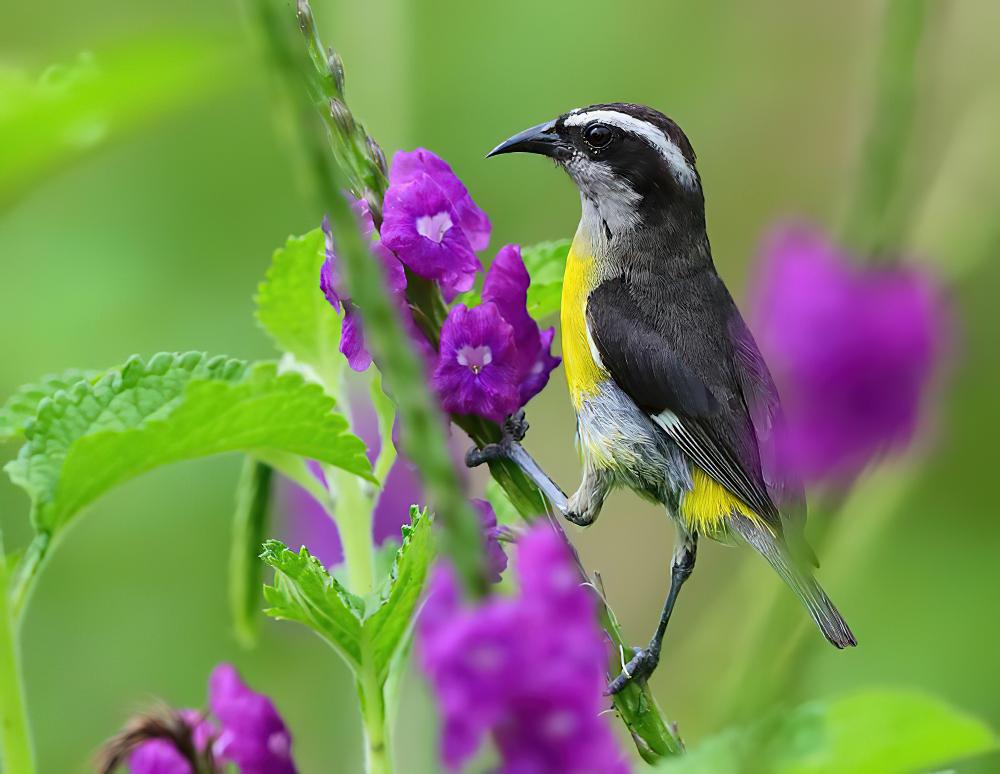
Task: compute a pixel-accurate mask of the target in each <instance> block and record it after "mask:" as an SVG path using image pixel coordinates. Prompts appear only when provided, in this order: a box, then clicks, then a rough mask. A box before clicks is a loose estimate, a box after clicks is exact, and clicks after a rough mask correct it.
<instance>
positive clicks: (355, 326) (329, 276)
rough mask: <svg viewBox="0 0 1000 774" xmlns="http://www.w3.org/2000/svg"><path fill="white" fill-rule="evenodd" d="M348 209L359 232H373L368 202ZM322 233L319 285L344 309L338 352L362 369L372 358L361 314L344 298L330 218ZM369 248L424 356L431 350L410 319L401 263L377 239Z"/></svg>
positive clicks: (333, 303) (404, 273) (344, 290)
mask: <svg viewBox="0 0 1000 774" xmlns="http://www.w3.org/2000/svg"><path fill="white" fill-rule="evenodd" d="M352 209H353V210H354V211H355V213H356V214H357V216H358V220H359V222H360V226H361V229H362V231H363V233H364V234H365V235H371V234H373V233H374V231H375V225H374V223H373V222H372V218H371V214H370V212H369V210H368V205H367V204H366V203H365V202H364V200H362V199H359V200H357V201H356V202H355V203H354V204H353V205H352ZM323 234H324V236H325V238H326V260H325V261H324V262H323V266H322V268H321V269H320V275H319V286H320V289H321V290H322V291H323V295H325V296H326V300H327V301H328V302H329V303H330V306H332V307H333V308H334V309H335V310H337V311H338V312H339V311H340V310H341V309H343V311H344V319H343V324H342V327H341V331H340V351H341V353H342V354H343V355H344V357H346V358H347V363H348V365H350V367H351V368H352V369H354V370H355V371H364V370H366V369H367V368H368V366H370V365H371V363H372V358H371V355H370V354H369V352H368V349H367V348H366V346H365V338H364V330H363V328H362V322H361V316H360V314H359V313H358V309H357V307H356V306H354V304H353V303H351V300H350V299H349V298H348V296H347V291H346V288H345V287H344V284H343V280H342V277H341V275H340V261H339V259H338V258H337V255H336V253H335V252H334V244H333V233H332V232H331V230H330V221H329V219H328V218H323ZM371 250H372V253H373V254H374V255H375V256H376V257H377V258H378V259H379V261H380V262H381V264H382V268H383V273H384V276H385V283H386V288H387V289H388V291H389V294H390V295H391V296H392V298H393V300H394V301H395V303H396V308H397V309H398V310H399V313H400V316H401V317H402V321H403V326H404V327H405V328H406V330H407V332H408V333H409V334H410V338H411V339H412V340H413V341H414V343H416V344H417V345H418V347H419V348H420V349H421V350H423V351H424V354H425V355H428V354H429V353H430V350H431V346H430V343H429V342H428V341H427V338H426V337H425V336H424V335H423V333H422V332H421V331H420V330H419V328H418V327H417V324H416V322H415V321H414V320H413V313H412V312H411V310H410V306H409V303H408V302H407V300H406V271H405V270H404V269H403V264H401V263H400V262H399V261H398V260H397V259H396V256H395V255H393V254H392V252H391V251H390V250H388V249H387V248H386V247H385V245H383V244H382V243H381V242H380V241H378V240H376V241H374V242H372V244H371Z"/></svg>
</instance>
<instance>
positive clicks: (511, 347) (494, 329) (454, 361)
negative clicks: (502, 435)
mask: <svg viewBox="0 0 1000 774" xmlns="http://www.w3.org/2000/svg"><path fill="white" fill-rule="evenodd" d="M530 282H531V279H530V277H529V276H528V270H527V269H526V268H525V267H524V261H522V260H521V250H520V248H519V247H518V246H517V245H507V246H506V247H504V248H503V249H501V250H500V252H498V253H497V255H496V257H495V258H494V259H493V263H492V264H491V265H490V269H489V271H488V272H487V273H486V280H485V282H484V283H483V302H482V303H481V304H480V305H479V306H477V307H475V308H474V309H467V308H466V307H465V306H464V305H462V304H459V305H458V306H456V307H455V308H454V309H452V310H451V312H450V313H449V314H448V318H447V319H446V320H445V322H444V325H443V326H442V328H441V350H440V356H439V357H438V363H437V368H436V369H435V370H434V378H433V384H434V388H435V390H436V391H437V393H438V395H439V396H440V398H441V403H442V405H443V406H444V408H445V409H446V410H447V411H449V412H451V413H454V414H476V415H478V416H482V417H486V418H487V419H492V420H494V421H495V422H500V421H503V419H504V418H505V417H507V416H508V415H509V414H513V413H514V412H515V411H517V410H518V409H519V408H520V407H521V406H523V405H524V404H526V403H527V402H528V401H529V400H531V399H532V398H533V397H534V396H535V395H537V394H538V393H539V392H541V390H542V388H543V387H545V384H546V383H547V382H548V380H549V374H550V373H551V372H552V370H553V369H554V368H555V367H556V366H557V365H559V358H557V357H554V356H553V355H552V354H551V352H550V348H551V346H552V340H553V338H554V337H555V328H548V329H547V330H545V331H540V330H539V329H538V323H536V322H535V321H534V320H533V319H532V318H531V316H530V315H529V314H528V309H527V299H528V285H529V284H530Z"/></svg>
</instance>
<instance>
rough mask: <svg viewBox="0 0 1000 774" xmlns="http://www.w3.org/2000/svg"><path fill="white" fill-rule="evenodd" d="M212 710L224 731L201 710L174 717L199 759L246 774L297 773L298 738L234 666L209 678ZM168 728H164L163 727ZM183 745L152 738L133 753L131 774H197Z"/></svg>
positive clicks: (221, 667) (225, 666)
mask: <svg viewBox="0 0 1000 774" xmlns="http://www.w3.org/2000/svg"><path fill="white" fill-rule="evenodd" d="M208 693H209V705H210V706H211V709H212V712H213V713H214V715H215V719H216V720H217V721H218V727H216V725H215V724H214V723H213V722H211V721H210V720H208V719H206V718H205V717H204V716H203V715H202V714H201V713H199V712H196V711H195V710H181V711H180V712H177V713H175V714H174V718H175V719H176V720H178V721H179V722H178V723H177V725H178V727H179V728H181V729H184V728H185V727H186V728H187V729H189V731H190V734H191V737H190V741H189V742H188V744H192V743H193V747H194V752H195V754H197V755H199V756H202V755H206V751H207V750H208V748H209V747H211V756H210V757H211V758H212V759H213V760H214V761H215V763H216V764H219V765H220V770H221V766H224V765H225V764H235V765H236V766H238V767H239V771H240V772H242V774H295V771H296V769H295V764H294V763H293V762H292V756H291V746H292V737H291V735H290V734H289V732H288V729H287V728H286V727H285V724H284V721H282V719H281V716H280V715H279V714H278V711H277V710H276V709H275V708H274V704H272V703H271V700H270V699H268V698H267V697H266V696H264V695H263V694H260V693H256V692H255V691H252V690H251V689H250V688H248V687H247V686H246V685H245V684H244V683H243V681H242V680H241V679H240V676H239V674H238V673H237V671H236V669H235V668H234V667H233V666H231V665H230V664H220V665H219V666H217V667H216V668H215V670H213V672H212V675H211V677H210V678H209V689H208ZM157 727H158V728H162V724H160V725H158V726H157ZM178 744H180V742H178V741H177V740H175V739H173V738H169V737H166V736H160V737H157V738H152V739H147V740H146V741H143V742H142V743H141V744H139V745H138V746H137V747H136V748H135V749H133V750H132V752H131V753H130V754H129V758H128V763H129V771H130V772H131V774H193V767H192V765H191V761H190V760H189V759H188V757H187V756H186V755H185V754H184V753H183V752H182V751H181V750H182V749H183V746H181V747H178Z"/></svg>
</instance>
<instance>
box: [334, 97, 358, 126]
mask: <svg viewBox="0 0 1000 774" xmlns="http://www.w3.org/2000/svg"><path fill="white" fill-rule="evenodd" d="M330 116H331V117H332V118H333V120H334V121H335V122H336V123H337V126H339V127H340V129H341V131H343V132H344V134H350V133H351V132H353V131H354V116H353V115H352V114H351V111H350V109H349V108H348V107H347V105H345V104H344V103H343V102H342V101H341V100H339V99H331V100H330Z"/></svg>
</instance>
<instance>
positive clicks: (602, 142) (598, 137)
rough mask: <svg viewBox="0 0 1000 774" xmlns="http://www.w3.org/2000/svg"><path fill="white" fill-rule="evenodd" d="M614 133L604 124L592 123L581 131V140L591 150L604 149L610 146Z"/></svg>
mask: <svg viewBox="0 0 1000 774" xmlns="http://www.w3.org/2000/svg"><path fill="white" fill-rule="evenodd" d="M613 137H614V133H613V132H612V131H611V127H609V126H607V125H606V124H598V123H593V124H590V125H589V126H587V128H586V129H584V130H583V139H584V140H586V141H587V145H589V146H590V147H591V148H606V147H608V146H609V145H610V144H611V140H612V139H613Z"/></svg>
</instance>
